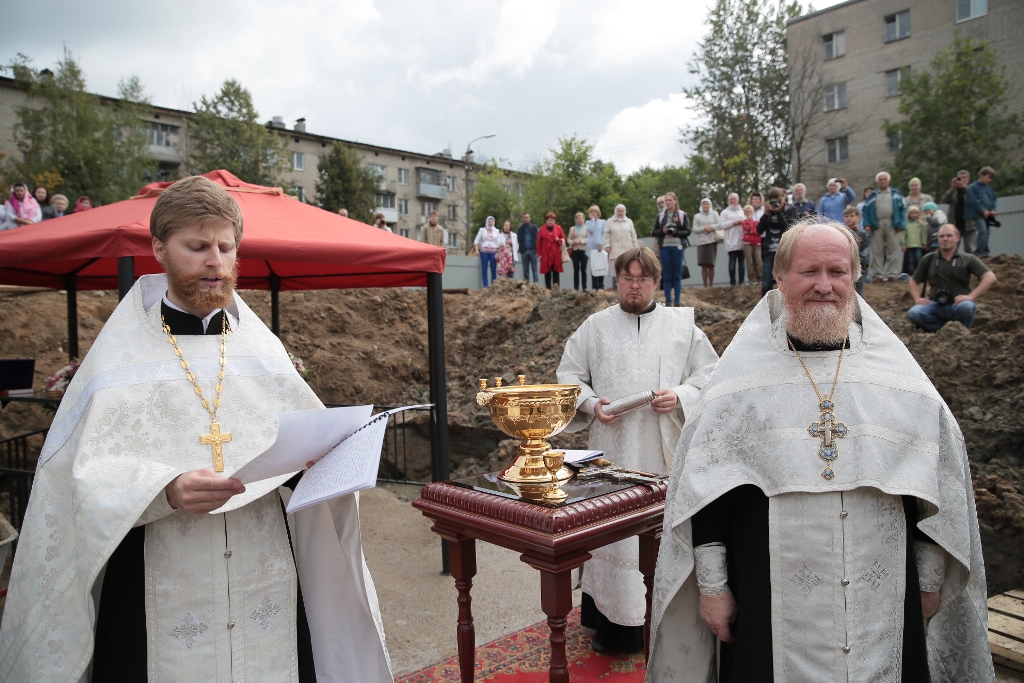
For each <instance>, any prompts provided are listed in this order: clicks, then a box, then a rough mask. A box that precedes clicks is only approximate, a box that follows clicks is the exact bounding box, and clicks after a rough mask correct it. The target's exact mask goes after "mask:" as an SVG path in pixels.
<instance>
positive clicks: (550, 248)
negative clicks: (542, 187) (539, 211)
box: [537, 211, 565, 289]
mask: <svg viewBox="0 0 1024 683" xmlns="http://www.w3.org/2000/svg"><path fill="white" fill-rule="evenodd" d="M544 218H545V219H547V220H546V221H545V223H544V225H542V226H540V229H539V230H538V231H537V233H538V234H537V256H538V257H540V272H542V273H544V286H546V287H547V288H548V289H551V282H552V280H553V281H554V283H555V284H556V285H558V287H559V288H561V287H562V285H561V284H560V283H559V282H558V274H559V273H561V272H562V269H563V268H562V245H563V244H565V233H564V232H562V226H560V225H555V214H553V213H552V212H550V211H548V212H547V214H545V215H544Z"/></svg>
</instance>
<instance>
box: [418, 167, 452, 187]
mask: <svg viewBox="0 0 1024 683" xmlns="http://www.w3.org/2000/svg"><path fill="white" fill-rule="evenodd" d="M416 175H417V176H418V177H419V181H420V183H422V184H423V185H437V186H442V185H445V182H446V181H445V175H444V171H435V170H434V169H432V168H418V169H416Z"/></svg>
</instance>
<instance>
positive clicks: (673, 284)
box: [651, 192, 690, 306]
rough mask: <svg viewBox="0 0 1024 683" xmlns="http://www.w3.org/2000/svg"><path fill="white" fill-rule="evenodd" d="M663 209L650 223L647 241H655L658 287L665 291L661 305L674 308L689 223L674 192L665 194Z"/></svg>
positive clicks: (684, 264)
mask: <svg viewBox="0 0 1024 683" xmlns="http://www.w3.org/2000/svg"><path fill="white" fill-rule="evenodd" d="M664 201H665V209H664V211H662V212H661V213H660V214H658V218H657V219H656V220H655V221H654V227H653V228H652V229H651V237H653V238H654V239H656V240H657V241H658V255H659V257H660V259H661V283H662V287H663V288H664V290H665V305H666V306H678V305H679V294H680V292H681V290H682V288H683V279H684V278H685V277H689V275H690V274H689V272H687V273H686V274H685V275H684V274H683V270H684V269H685V268H686V258H685V256H684V254H683V251H684V250H685V249H686V247H687V245H688V244H689V242H688V241H687V239H686V238H687V237H688V236H689V235H690V222H689V219H688V218H687V217H686V212H685V211H682V210H680V208H679V200H678V199H676V193H675V192H667V193H665V197H664Z"/></svg>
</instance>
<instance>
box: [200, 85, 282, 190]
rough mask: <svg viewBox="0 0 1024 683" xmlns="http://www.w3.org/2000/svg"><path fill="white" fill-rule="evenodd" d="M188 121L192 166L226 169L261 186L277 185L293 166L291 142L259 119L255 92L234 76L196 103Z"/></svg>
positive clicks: (202, 171)
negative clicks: (289, 145)
mask: <svg viewBox="0 0 1024 683" xmlns="http://www.w3.org/2000/svg"><path fill="white" fill-rule="evenodd" d="M192 107H193V110H194V111H195V114H194V115H193V117H192V120H191V121H189V123H188V133H189V137H190V139H191V144H192V155H191V157H190V158H189V159H188V165H189V169H190V170H191V171H192V172H195V173H207V172H209V171H214V170H217V169H220V168H223V169H225V170H227V171H230V172H231V173H233V174H235V175H236V176H238V177H239V178H241V179H242V180H244V181H246V182H250V183H255V184H257V185H269V186H277V185H280V184H281V174H282V173H283V172H285V171H286V170H288V168H289V167H290V163H289V162H290V157H289V154H288V146H287V142H286V140H285V139H284V138H282V137H281V136H280V135H278V134H277V133H276V132H274V131H272V130H270V129H268V128H267V127H266V126H264V125H262V124H260V123H259V122H258V121H257V117H258V114H257V113H256V108H255V107H254V106H253V103H252V95H251V94H250V93H249V91H248V90H246V89H245V88H244V87H242V84H241V83H239V82H238V81H236V80H234V79H229V80H226V81H224V85H222V86H221V89H220V92H219V93H217V94H216V95H214V96H213V97H211V98H209V99H207V98H206V96H205V95H204V96H203V97H200V98H199V102H196V103H194V104H193V105H192Z"/></svg>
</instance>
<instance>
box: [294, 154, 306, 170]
mask: <svg viewBox="0 0 1024 683" xmlns="http://www.w3.org/2000/svg"><path fill="white" fill-rule="evenodd" d="M305 163H306V157H305V155H304V154H303V153H302V152H292V170H293V171H303V170H305Z"/></svg>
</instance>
